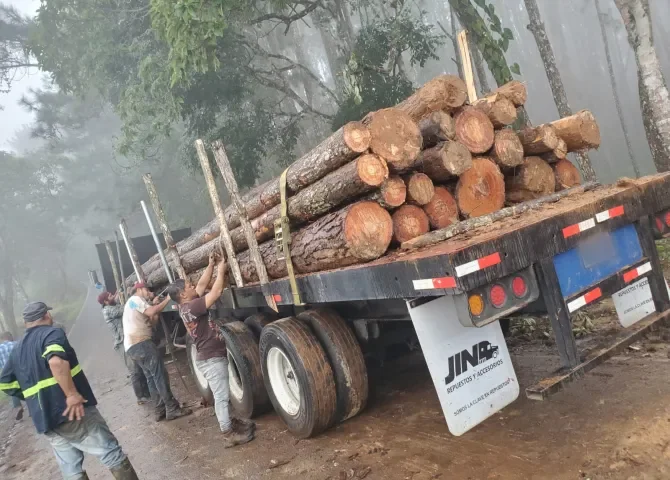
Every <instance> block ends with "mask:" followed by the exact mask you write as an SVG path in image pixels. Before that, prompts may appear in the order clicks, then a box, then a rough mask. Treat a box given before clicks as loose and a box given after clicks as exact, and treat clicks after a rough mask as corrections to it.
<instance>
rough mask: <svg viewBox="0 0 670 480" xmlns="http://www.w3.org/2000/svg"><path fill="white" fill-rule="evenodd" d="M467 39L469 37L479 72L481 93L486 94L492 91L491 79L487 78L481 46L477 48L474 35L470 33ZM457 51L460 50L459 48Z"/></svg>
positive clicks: (473, 57)
mask: <svg viewBox="0 0 670 480" xmlns="http://www.w3.org/2000/svg"><path fill="white" fill-rule="evenodd" d="M467 39H468V46H469V47H470V53H471V54H472V63H473V64H474V66H475V72H477V80H478V83H479V94H480V95H486V94H487V93H489V92H490V91H491V87H489V81H488V79H487V78H486V69H485V68H484V62H483V61H482V55H481V53H479V48H477V45H475V42H474V41H473V40H472V35H468V36H467ZM456 51H457V52H458V49H457V50H456ZM461 78H462V76H461Z"/></svg>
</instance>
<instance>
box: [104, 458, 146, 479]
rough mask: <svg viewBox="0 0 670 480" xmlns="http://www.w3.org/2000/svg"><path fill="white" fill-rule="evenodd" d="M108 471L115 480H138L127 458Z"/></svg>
mask: <svg viewBox="0 0 670 480" xmlns="http://www.w3.org/2000/svg"><path fill="white" fill-rule="evenodd" d="M109 471H110V472H112V476H113V477H114V478H115V479H116V480H139V478H137V473H135V469H134V468H133V466H132V465H131V464H130V460H128V459H127V458H126V459H125V460H124V461H123V463H122V464H121V465H119V466H118V467H114V468H110V469H109Z"/></svg>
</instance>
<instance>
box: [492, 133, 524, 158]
mask: <svg viewBox="0 0 670 480" xmlns="http://www.w3.org/2000/svg"><path fill="white" fill-rule="evenodd" d="M491 158H493V160H494V161H495V162H496V163H497V164H498V165H499V166H500V167H501V168H510V167H516V166H518V165H521V164H522V163H523V145H522V144H521V140H519V136H518V135H517V134H516V132H515V131H514V130H511V129H509V128H506V129H503V130H498V131H497V132H496V136H495V141H494V142H493V149H492V150H491Z"/></svg>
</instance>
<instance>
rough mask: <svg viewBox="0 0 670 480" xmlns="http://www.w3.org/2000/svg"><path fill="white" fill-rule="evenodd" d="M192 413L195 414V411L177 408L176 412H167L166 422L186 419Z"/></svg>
mask: <svg viewBox="0 0 670 480" xmlns="http://www.w3.org/2000/svg"><path fill="white" fill-rule="evenodd" d="M192 413H193V410H191V409H190V408H177V409H175V410H170V411H169V412H167V415H166V416H165V420H167V421H168V422H169V421H170V420H174V419H176V418H180V417H185V416H186V415H190V414H192Z"/></svg>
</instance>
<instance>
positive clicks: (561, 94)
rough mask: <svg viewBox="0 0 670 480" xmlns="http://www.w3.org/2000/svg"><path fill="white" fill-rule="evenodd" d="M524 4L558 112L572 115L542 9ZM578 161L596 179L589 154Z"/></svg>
mask: <svg viewBox="0 0 670 480" xmlns="http://www.w3.org/2000/svg"><path fill="white" fill-rule="evenodd" d="M524 4H525V5H526V11H527V12H528V19H529V20H530V24H529V25H528V30H530V31H531V33H532V34H533V37H535V42H536V43H537V48H538V50H539V51H540V56H541V57H542V63H543V64H544V70H545V72H546V73H547V79H548V80H549V86H550V87H551V93H552V95H553V96H554V103H555V104H556V108H558V113H559V115H560V116H561V117H567V116H569V115H572V110H571V109H570V105H569V104H568V96H567V94H566V93H565V87H564V86H563V80H562V79H561V74H560V73H559V71H558V66H557V65H556V58H555V57H554V51H553V49H552V48H551V43H550V42H549V37H548V36H547V31H546V30H545V28H544V23H543V22H542V19H541V17H540V9H539V8H538V7H537V2H536V0H524ZM566 142H567V140H566ZM537 153H543V152H537ZM578 162H579V164H580V167H581V169H582V172H583V173H584V178H585V179H586V180H587V181H594V180H595V179H596V172H595V171H594V170H593V166H592V165H591V160H590V159H589V157H588V155H586V154H582V153H580V154H579V156H578Z"/></svg>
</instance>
